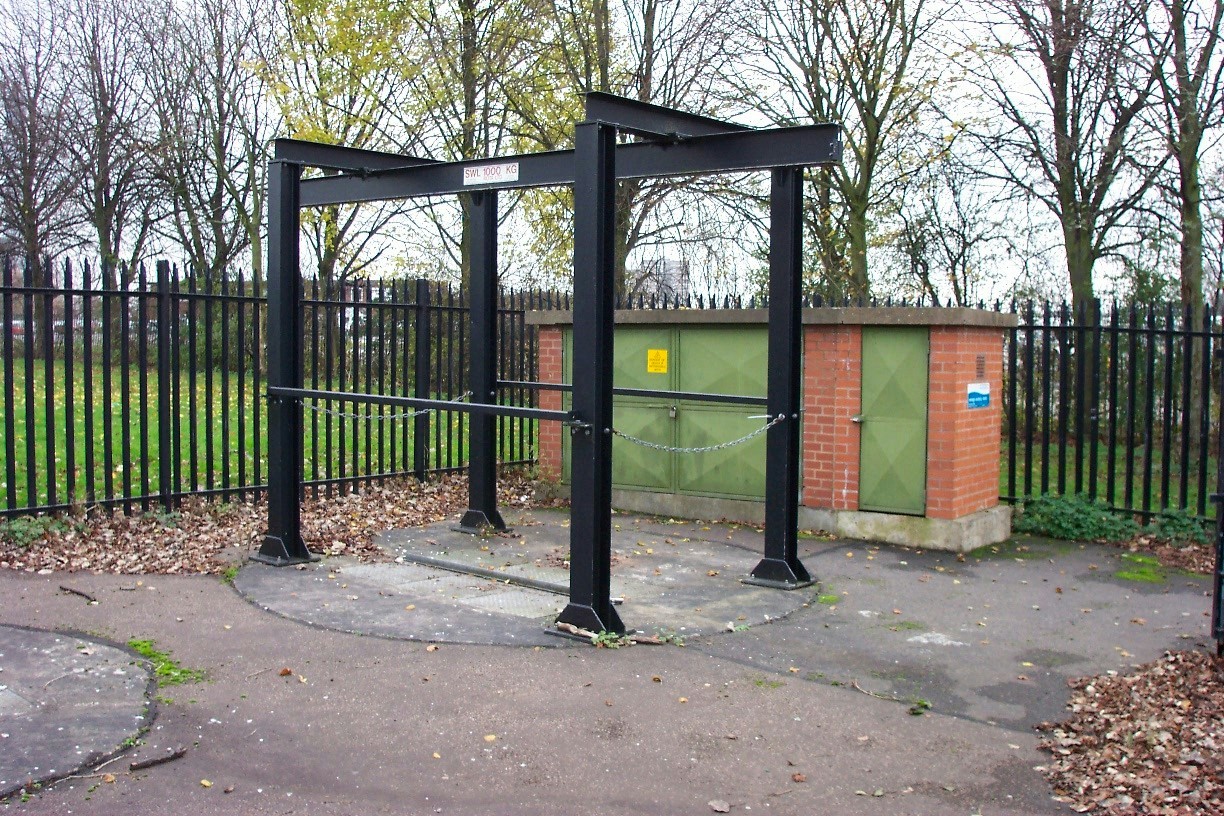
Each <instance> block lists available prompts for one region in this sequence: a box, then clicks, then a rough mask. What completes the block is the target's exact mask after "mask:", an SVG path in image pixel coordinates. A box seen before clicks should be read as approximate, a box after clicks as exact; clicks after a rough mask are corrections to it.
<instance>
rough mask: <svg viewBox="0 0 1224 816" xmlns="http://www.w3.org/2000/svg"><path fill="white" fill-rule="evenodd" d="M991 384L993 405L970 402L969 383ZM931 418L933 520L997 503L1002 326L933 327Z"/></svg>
mask: <svg viewBox="0 0 1224 816" xmlns="http://www.w3.org/2000/svg"><path fill="white" fill-rule="evenodd" d="M980 382H985V383H989V385H990V404H989V405H988V406H986V407H984V408H973V407H970V405H969V397H968V388H969V385H970V384H971V383H980ZM929 393H930V404H929V408H928V411H929V414H928V419H927V497H926V515H927V516H928V517H929V518H939V519H955V518H960V517H961V516H967V515H969V514H971V513H976V512H977V511H979V510H985V509H987V508H990V507H994V506H996V505H998V503H999V438H1000V433H1001V429H1002V423H1003V330H1002V329H998V328H987V327H977V326H932V327H931V361H930V385H929Z"/></svg>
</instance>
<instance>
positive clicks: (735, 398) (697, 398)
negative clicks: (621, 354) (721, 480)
mask: <svg viewBox="0 0 1224 816" xmlns="http://www.w3.org/2000/svg"><path fill="white" fill-rule="evenodd" d="M497 385H498V387H499V388H528V389H533V390H536V391H572V390H573V388H574V387H573V386H572V385H569V384H568V383H549V382H531V381H527V380H499V381H498V383H497ZM612 393H613V394H615V395H617V396H618V397H659V398H661V399H677V400H692V401H693V402H721V403H726V404H728V405H766V404H767V403H768V400H766V399H765V397H751V396H746V395H742V394H708V393H705V392H703V391H659V390H656V389H654V388H615V387H614V388H613V389H612Z"/></svg>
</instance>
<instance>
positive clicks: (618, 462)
mask: <svg viewBox="0 0 1224 816" xmlns="http://www.w3.org/2000/svg"><path fill="white" fill-rule="evenodd" d="M766 339H767V335H766V331H765V329H764V328H763V327H759V326H742V327H741V326H726V327H722V326H681V327H676V326H659V327H655V326H618V327H617V328H616V340H615V343H616V346H615V350H614V358H615V372H614V381H615V383H616V386H617V387H618V388H650V389H656V390H660V391H663V390H666V391H690V392H706V393H720V394H745V395H751V396H761V395H763V394H764V393H765V384H766V382H765V381H766V371H767V368H766V354H767V343H766ZM571 343H572V333H571V332H569V331H567V332H566V333H565V341H564V346H563V349H564V350H563V352H562V354H563V377H564V380H565V381H566V382H573V381H574V380H573V376H574V374H573V368H572V362H573V361H572V351H571V350H572V345H571ZM580 376H581V375H580ZM563 403H564V405H565V408H566V409H568V408H569V404H570V401H569V395H568V394H566V396H565V398H564V400H563ZM764 413H765V407H764V406H763V405H762V406H739V405H735V406H730V405H720V404H714V403H703V402H698V401H689V400H684V401H681V400H674V399H670V400H665V399H659V398H657V397H629V396H620V395H618V396H616V397H615V398H614V402H613V420H612V421H613V424H614V426H615V427H616V429H617V430H618V431H620V432H621V433H624V434H629V435H631V436H635V437H637V438H638V439H643V440H646V441H649V442H654V443H656V444H660V445H667V446H680V447H705V446H708V445H716V444H718V443H720V442H725V441H728V440H732V439H737V438H739V437H741V436H744V435H746V434H747V433H748V432H750V431H752V430H754V429H756V428H759V427H760V426H761V424H762V423H763V420H762V419H759V418H757V419H749V417H750V416H754V415H760V414H764ZM562 468H563V471H562V472H563V474H564V475H563V478H564V479H565V480H566V481H568V479H569V436H568V434H564V435H562ZM612 484H613V485H614V486H615V487H618V488H628V489H633V490H654V491H661V492H668V493H671V492H679V493H688V494H693V495H701V496H724V497H731V498H748V499H752V498H761V497H763V496H764V495H765V437H764V435H761V436H759V437H757V438H755V439H753V440H751V441H750V442H747V443H745V444H742V445H737V446H735V447H733V448H727V449H726V450H721V451H711V452H709V453H680V454H675V453H669V452H667V451H660V450H657V449H654V448H646V447H643V446H641V445H638V444H635V443H632V442H629V441H628V440H626V439H623V438H621V437H619V436H618V437H614V438H613V441H612Z"/></svg>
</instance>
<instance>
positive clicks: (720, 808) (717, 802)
mask: <svg viewBox="0 0 1224 816" xmlns="http://www.w3.org/2000/svg"><path fill="white" fill-rule="evenodd" d="M707 804H709V806H710V810H712V811H714V812H715V813H729V812H730V811H731V805H730V804H728V803H727V802H724V801H723V800H722V799H711V800H710V801H709V802H708V803H707Z"/></svg>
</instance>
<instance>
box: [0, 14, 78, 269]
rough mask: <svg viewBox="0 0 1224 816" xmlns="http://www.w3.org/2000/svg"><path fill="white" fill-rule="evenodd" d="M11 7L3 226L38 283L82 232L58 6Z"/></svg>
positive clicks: (3, 103) (1, 77)
mask: <svg viewBox="0 0 1224 816" xmlns="http://www.w3.org/2000/svg"><path fill="white" fill-rule="evenodd" d="M4 11H5V13H4V14H3V25H4V26H5V27H6V28H7V29H8V30H9V32H10V33H11V38H10V39H8V40H6V41H4V42H0V234H3V235H4V236H5V238H6V239H7V242H8V243H9V245H10V246H11V247H13V249H14V250H15V251H17V252H20V253H21V254H22V255H23V256H24V257H25V259H26V264H27V265H28V267H29V269H30V271H31V274H32V275H33V283H34V285H35V286H44V285H46V284H47V283H48V281H49V278H48V277H47V274H48V273H49V271H50V270H45V269H43V261H44V258H46V257H47V256H50V255H53V254H55V253H56V252H58V251H60V250H63V249H65V248H66V247H68V246H71V245H72V244H74V243H75V242H76V240H77V239H78V235H77V233H76V228H77V226H78V223H79V222H78V220H77V218H76V213H75V212H74V210H73V208H72V201H73V196H74V194H75V193H76V190H77V182H76V180H75V179H74V178H73V176H72V174H71V173H70V172H69V167H68V156H67V145H66V144H65V140H66V139H67V138H68V136H69V127H68V117H67V107H68V104H67V102H68V100H67V92H66V89H65V86H64V77H63V73H62V70H61V68H62V66H61V65H60V63H59V62H58V60H59V56H60V55H59V53H58V51H59V47H60V46H59V43H58V42H57V39H56V31H57V25H56V22H55V19H54V14H53V12H52V11H51V10H49V9H45V8H43V7H41V6H38V5H35V6H33V7H29V6H8V7H6V8H5V10H4Z"/></svg>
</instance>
